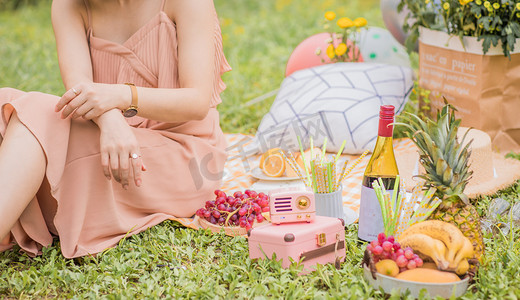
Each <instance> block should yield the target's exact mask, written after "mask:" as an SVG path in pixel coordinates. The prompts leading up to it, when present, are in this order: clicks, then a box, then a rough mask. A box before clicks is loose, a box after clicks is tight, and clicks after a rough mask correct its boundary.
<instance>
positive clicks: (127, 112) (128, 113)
mask: <svg viewBox="0 0 520 300" xmlns="http://www.w3.org/2000/svg"><path fill="white" fill-rule="evenodd" d="M135 115H137V109H135V108H129V109H127V110H125V111H124V112H123V116H125V118H131V117H133V116H135Z"/></svg>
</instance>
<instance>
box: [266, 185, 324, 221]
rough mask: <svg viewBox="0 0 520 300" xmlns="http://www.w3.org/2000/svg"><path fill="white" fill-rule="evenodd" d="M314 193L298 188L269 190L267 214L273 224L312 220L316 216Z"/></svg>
mask: <svg viewBox="0 0 520 300" xmlns="http://www.w3.org/2000/svg"><path fill="white" fill-rule="evenodd" d="M315 207H316V205H315V203H314V193H313V192H309V191H306V190H302V189H299V188H284V189H278V190H273V191H271V192H269V214H270V216H271V222H272V223H274V224H281V223H291V222H312V221H313V220H314V218H315V217H316V208H315Z"/></svg>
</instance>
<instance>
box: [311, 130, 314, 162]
mask: <svg viewBox="0 0 520 300" xmlns="http://www.w3.org/2000/svg"><path fill="white" fill-rule="evenodd" d="M310 139H311V150H310V151H311V160H312V159H314V141H313V140H312V136H311V137H310Z"/></svg>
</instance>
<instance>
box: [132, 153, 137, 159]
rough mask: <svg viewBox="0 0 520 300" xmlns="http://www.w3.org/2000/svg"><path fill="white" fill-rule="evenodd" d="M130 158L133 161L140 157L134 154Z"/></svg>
mask: <svg viewBox="0 0 520 300" xmlns="http://www.w3.org/2000/svg"><path fill="white" fill-rule="evenodd" d="M130 157H131V158H132V159H138V158H139V155H138V154H137V153H132V154H130Z"/></svg>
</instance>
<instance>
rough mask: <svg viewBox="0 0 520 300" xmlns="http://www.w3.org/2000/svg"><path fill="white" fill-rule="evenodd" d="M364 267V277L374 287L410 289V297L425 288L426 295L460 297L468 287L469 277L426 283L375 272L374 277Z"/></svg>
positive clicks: (399, 289)
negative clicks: (453, 280) (446, 281)
mask: <svg viewBox="0 0 520 300" xmlns="http://www.w3.org/2000/svg"><path fill="white" fill-rule="evenodd" d="M363 267H364V272H363V274H364V277H365V279H366V280H367V281H368V282H369V283H370V284H371V285H372V286H373V287H374V288H375V289H379V288H382V289H383V290H384V291H385V292H386V293H388V294H390V293H391V292H392V290H393V289H396V290H398V291H399V293H401V294H404V293H405V292H406V290H409V291H410V294H411V296H412V297H415V298H418V297H419V295H420V294H421V290H423V289H424V290H426V292H427V294H428V295H426V296H427V297H428V296H429V297H431V298H434V297H438V296H439V297H442V298H445V299H447V298H450V297H452V296H455V297H457V298H458V297H461V296H462V295H464V293H466V290H467V289H468V282H469V277H466V278H464V279H462V280H461V281H457V282H449V283H426V282H413V281H408V280H402V279H397V278H394V277H390V276H386V275H383V274H379V273H376V279H374V278H373V277H372V273H371V272H370V270H369V269H368V267H367V266H363Z"/></svg>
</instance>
